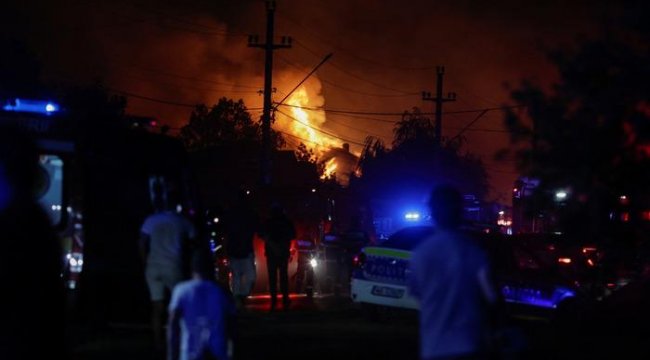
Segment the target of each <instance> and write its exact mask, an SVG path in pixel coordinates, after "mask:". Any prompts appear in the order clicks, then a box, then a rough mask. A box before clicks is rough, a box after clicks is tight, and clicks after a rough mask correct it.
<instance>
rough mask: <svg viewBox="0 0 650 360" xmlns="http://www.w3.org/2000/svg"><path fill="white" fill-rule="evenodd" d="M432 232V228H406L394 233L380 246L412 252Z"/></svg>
mask: <svg viewBox="0 0 650 360" xmlns="http://www.w3.org/2000/svg"><path fill="white" fill-rule="evenodd" d="M433 232H434V228H432V227H430V226H414V227H408V228H405V229H402V230H400V231H398V232H396V233H394V234H393V235H391V237H389V238H388V240H386V241H384V242H382V243H381V244H380V245H381V246H382V247H388V248H391V249H399V250H413V249H415V247H416V246H418V245H419V244H420V243H421V242H422V241H423V240H424V239H426V238H427V237H429V236H431V235H432V234H433Z"/></svg>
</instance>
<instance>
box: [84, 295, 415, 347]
mask: <svg viewBox="0 0 650 360" xmlns="http://www.w3.org/2000/svg"><path fill="white" fill-rule="evenodd" d="M269 306H270V301H269V299H268V297H256V298H252V299H250V302H249V303H248V305H247V306H246V309H245V311H242V312H241V313H240V315H239V317H238V332H239V339H238V340H237V342H236V344H235V346H234V358H235V359H271V358H282V359H294V358H295V359H297V358H302V359H304V358H308V359H336V358H346V359H347V358H376V359H384V358H399V359H416V358H417V323H416V318H415V316H414V314H412V313H411V314H402V313H395V314H384V319H383V320H371V319H369V318H367V317H366V316H364V314H363V312H361V311H360V309H358V308H356V307H355V306H353V304H352V303H351V302H350V301H349V300H348V299H346V298H335V297H333V296H323V297H318V296H317V297H316V298H315V299H314V300H313V301H312V300H309V299H307V298H306V297H293V298H292V304H291V309H289V310H287V311H282V310H279V311H276V312H269ZM150 344H151V342H150V335H149V328H148V327H147V325H146V324H112V325H111V326H109V329H107V330H105V331H104V333H103V334H101V335H97V336H93V337H92V338H91V339H88V340H87V341H85V342H84V344H79V345H77V346H75V348H74V350H73V351H74V356H73V358H74V359H75V360H86V359H87V360H90V359H120V360H126V359H156V358H161V357H160V356H157V355H156V354H154V352H153V351H152V349H151V346H150Z"/></svg>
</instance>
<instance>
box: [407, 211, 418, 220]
mask: <svg viewBox="0 0 650 360" xmlns="http://www.w3.org/2000/svg"><path fill="white" fill-rule="evenodd" d="M404 218H405V219H406V221H418V220H420V213H417V212H407V213H406V214H405V215H404Z"/></svg>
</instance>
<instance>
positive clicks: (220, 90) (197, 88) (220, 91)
mask: <svg viewBox="0 0 650 360" xmlns="http://www.w3.org/2000/svg"><path fill="white" fill-rule="evenodd" d="M118 74H119V75H120V76H124V77H127V78H131V79H135V80H139V81H145V82H149V83H155V84H160V85H164V86H169V87H174V88H183V89H189V90H196V91H201V92H219V93H231V94H254V93H257V91H253V90H227V89H216V88H202V87H196V86H189V85H180V84H177V83H172V82H166V81H164V80H162V81H161V80H154V79H151V78H146V77H140V76H133V75H130V74H125V73H118Z"/></svg>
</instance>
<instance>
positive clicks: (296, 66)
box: [278, 56, 416, 98]
mask: <svg viewBox="0 0 650 360" xmlns="http://www.w3.org/2000/svg"><path fill="white" fill-rule="evenodd" d="M278 59H280V61H282V62H284V63H285V64H287V65H290V66H293V67H295V68H297V69H299V70H301V71H303V72H305V71H304V70H303V67H302V66H300V65H297V64H296V63H294V62H292V61H289V60H288V59H286V58H284V57H283V56H278ZM318 79H319V80H320V81H321V82H322V83H324V84H328V85H330V86H333V87H335V88H338V89H341V90H344V91H348V92H351V93H356V94H360V95H366V96H372V97H386V98H395V97H407V96H413V95H416V94H377V93H369V92H365V91H361V90H357V89H353V88H349V87H346V86H343V85H339V84H337V83H335V82H333V81H330V80H327V79H325V78H323V77H322V75H321V77H319V78H318Z"/></svg>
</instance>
